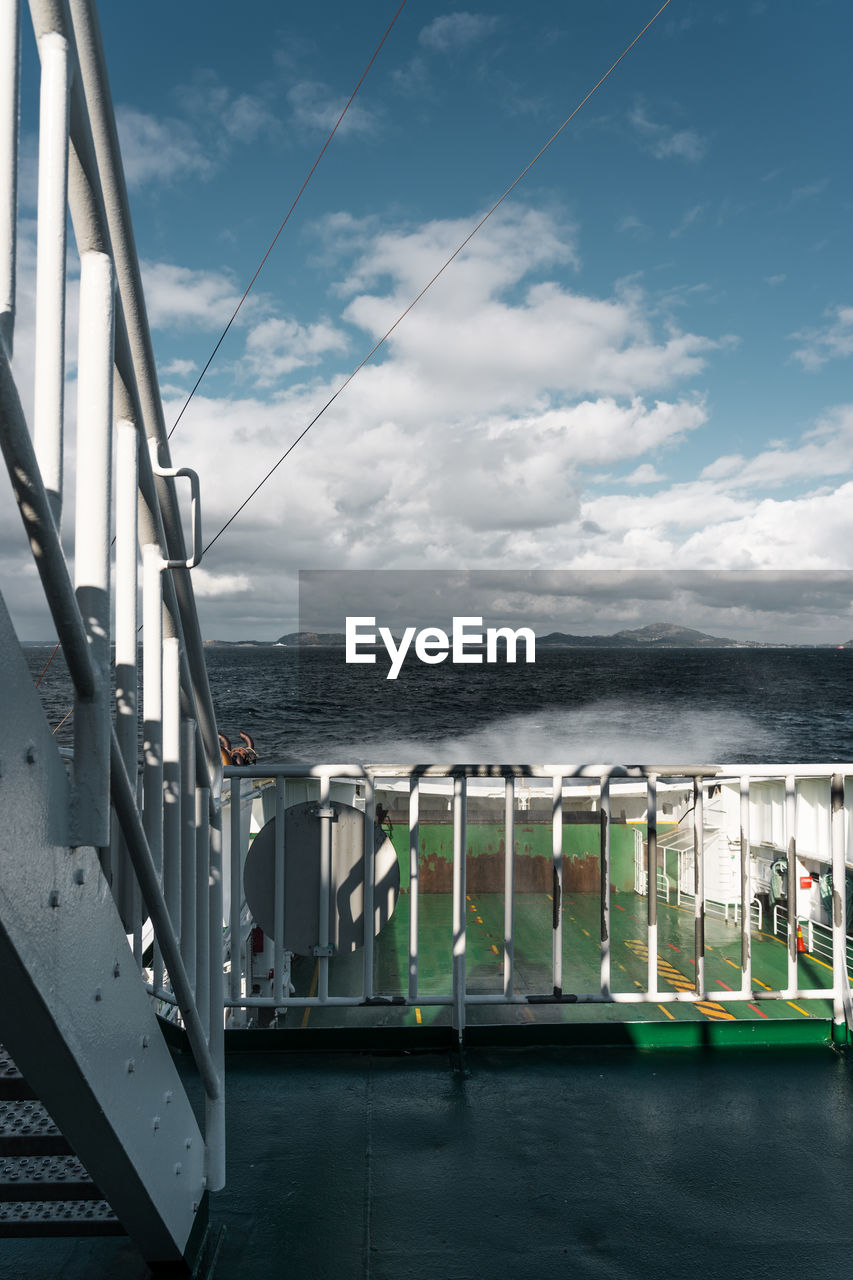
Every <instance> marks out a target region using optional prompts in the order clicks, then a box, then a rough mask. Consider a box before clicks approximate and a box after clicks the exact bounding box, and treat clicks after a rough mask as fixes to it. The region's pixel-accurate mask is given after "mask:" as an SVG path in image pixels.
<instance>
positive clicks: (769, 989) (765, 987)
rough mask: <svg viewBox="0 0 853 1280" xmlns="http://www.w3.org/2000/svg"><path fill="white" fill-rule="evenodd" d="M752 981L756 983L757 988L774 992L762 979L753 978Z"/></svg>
mask: <svg viewBox="0 0 853 1280" xmlns="http://www.w3.org/2000/svg"><path fill="white" fill-rule="evenodd" d="M752 981H753V982H754V983H755V985H756V986H758V987H763V988H764V990H765V991H772V990H773V988H772V987H768V985H767V983H766V982H762V981H761V979H760V978H756V977H753V979H752Z"/></svg>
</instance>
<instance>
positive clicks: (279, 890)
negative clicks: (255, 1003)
mask: <svg viewBox="0 0 853 1280" xmlns="http://www.w3.org/2000/svg"><path fill="white" fill-rule="evenodd" d="M284 788H285V782H284V778H276V780H275V870H274V873H273V892H274V894H275V901H274V903H273V928H274V929H275V941H274V952H273V977H274V979H275V991H274V993H273V994H274V995H275V996H276V998H277V999H279V1000H280V999H281V998H282V997H283V996H287V995H288V994H289V992H288V991H286V990H285V989H284V922H285V920H286V918H287V916H286V914H285V912H286V905H287V904H286V900H285V895H286V893H287V888H286V885H287V880H286V877H285V869H286V868H285V856H286V849H285V843H284V841H285V825H284V824H285V821H286V818H285V810H284Z"/></svg>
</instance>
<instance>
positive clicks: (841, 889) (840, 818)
mask: <svg viewBox="0 0 853 1280" xmlns="http://www.w3.org/2000/svg"><path fill="white" fill-rule="evenodd" d="M844 782H845V780H844V778H843V777H842V775H841V774H840V773H834V774H833V775H832V779H831V781H830V814H831V816H830V824H831V826H830V837H831V841H832V1021H833V1023H834V1024H835V1025H836V1026H837V1027H840V1026H841V1025H842V1024H843V1023H844V1021H845V1000H844V994H845V991H846V989H847V984H848V977H847V937H846V933H847V868H846V865H845V863H846V859H845V848H844V844H845V831H844V791H845V786H844ZM850 820H851V819H850V818H848V821H850ZM849 1030H850V1028H848V1031H849Z"/></svg>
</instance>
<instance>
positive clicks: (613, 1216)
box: [0, 1048, 853, 1280]
mask: <svg viewBox="0 0 853 1280" xmlns="http://www.w3.org/2000/svg"><path fill="white" fill-rule="evenodd" d="M467 1064H468V1067H469V1069H470V1075H469V1076H468V1077H467V1078H463V1077H461V1076H460V1075H459V1074H458V1073H455V1072H454V1070H453V1068H452V1064H451V1063H450V1061H449V1059H448V1057H447V1055H446V1054H436V1055H431V1054H425V1055H419V1054H410V1055H402V1056H389V1057H380V1056H370V1055H345V1056H333V1055H326V1056H323V1057H321V1056H318V1055H302V1054H293V1055H289V1056H284V1055H278V1054H276V1055H272V1054H267V1055H262V1054H254V1053H253V1054H235V1055H232V1056H231V1057H230V1059H229V1064H228V1066H229V1073H228V1098H229V1142H230V1150H229V1171H230V1180H229V1185H228V1188H227V1189H226V1190H225V1191H224V1192H222V1193H220V1194H219V1195H217V1196H216V1197H215V1199H214V1201H213V1206H212V1208H213V1217H214V1219H215V1220H216V1221H217V1222H219V1223H222V1224H224V1225H225V1227H226V1230H227V1234H226V1237H225V1240H224V1243H223V1246H222V1250H221V1253H220V1256H219V1261H218V1264H217V1267H216V1272H215V1276H216V1280H232V1277H233V1278H239V1277H242V1276H246V1277H251V1278H252V1280H267V1278H268V1277H269V1278H272V1277H275V1278H276V1280H280V1278H282V1277H287V1278H288V1280H326V1278H327V1277H328V1280H356V1278H357V1277H358V1278H359V1280H360V1278H361V1277H370V1278H371V1280H404V1278H405V1280H409V1278H413V1280H414V1278H417V1280H457V1278H458V1280H463V1278H464V1280H479V1277H498V1278H499V1280H508V1278H516V1277H518V1278H519V1280H528V1278H529V1280H541V1277H543V1276H554V1275H566V1276H572V1277H590V1278H592V1277H595V1278H596V1280H598V1278H602V1277H608V1278H610V1277H612V1278H614V1280H616V1278H619V1280H622V1278H628V1277H632V1278H633V1277H637V1278H638V1280H646V1278H649V1277H654V1278H655V1280H669V1278H670V1277H672V1280H676V1278H677V1280H683V1277H685V1276H689V1275H691V1274H693V1273H694V1272H695V1274H696V1275H698V1276H702V1277H704V1278H705V1280H718V1278H719V1280H748V1278H750V1277H762V1278H763V1277H766V1276H768V1275H773V1274H778V1275H780V1276H790V1275H808V1276H809V1277H810V1278H815V1277H824V1276H826V1277H829V1276H833V1277H836V1276H837V1275H839V1274H846V1273H847V1271H848V1269H849V1266H850V1259H851V1245H853V1214H851V1208H853V1074H851V1066H850V1064H849V1063H848V1062H847V1061H846V1060H845V1059H843V1058H842V1057H841V1056H839V1055H838V1054H837V1053H835V1052H834V1051H832V1050H831V1049H829V1048H826V1049H822V1048H814V1049H807V1050H786V1051H772V1050H765V1051H750V1052H742V1051H738V1050H733V1049H728V1050H711V1051H672V1052H632V1051H629V1050H610V1051H598V1052H595V1053H593V1052H591V1051H581V1050H577V1049H520V1050H512V1049H492V1050H488V1049H478V1050H475V1051H471V1052H470V1053H469V1055H468V1058H467ZM143 1275H145V1268H144V1267H143V1266H141V1265H140V1264H139V1262H138V1261H137V1260H136V1259H135V1257H134V1255H133V1253H132V1251H131V1249H130V1246H129V1245H127V1244H126V1243H123V1242H121V1241H109V1240H107V1241H93V1242H80V1243H74V1244H71V1243H66V1242H63V1241H43V1242H2V1241H0V1276H2V1277H3V1278H4V1280H5V1277H7V1276H8V1277H10V1278H11V1277H15V1278H16V1280H17V1277H19V1276H26V1277H27V1280H55V1278H56V1277H63V1280H78V1278H80V1280H82V1278H83V1277H85V1278H86V1280H96V1278H97V1277H100V1276H110V1277H112V1276H122V1278H123V1280H137V1277H141V1276H143Z"/></svg>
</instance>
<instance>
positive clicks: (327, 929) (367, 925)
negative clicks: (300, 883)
mask: <svg viewBox="0 0 853 1280" xmlns="http://www.w3.org/2000/svg"><path fill="white" fill-rule="evenodd" d="M329 790H330V779H329V775H328V774H323V777H322V778H321V779H320V806H319V810H318V816H319V818H320V917H319V936H318V938H317V941H318V943H319V944H320V945H319V955H318V959H317V964H318V965H319V977H318V981H317V995H318V997H319V998H320V1000H322V1001H326V1000H328V998H329V939H330V937H331V932H332V930H331V923H332V922H331V910H332V902H333V895H332V820H333V818H334V816H335V813H334V810H333V808H332V806H331V804H330V802H329ZM371 925H372V921H371V920H370V919H369V918H368V914H367V861H366V859H365V867H364V945H365V950H366V949H367V939H368V936H369V937H370V938H371V940H372V939H373V930H372V928H371ZM335 935H336V936H337V930H335ZM365 994H367V993H365Z"/></svg>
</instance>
